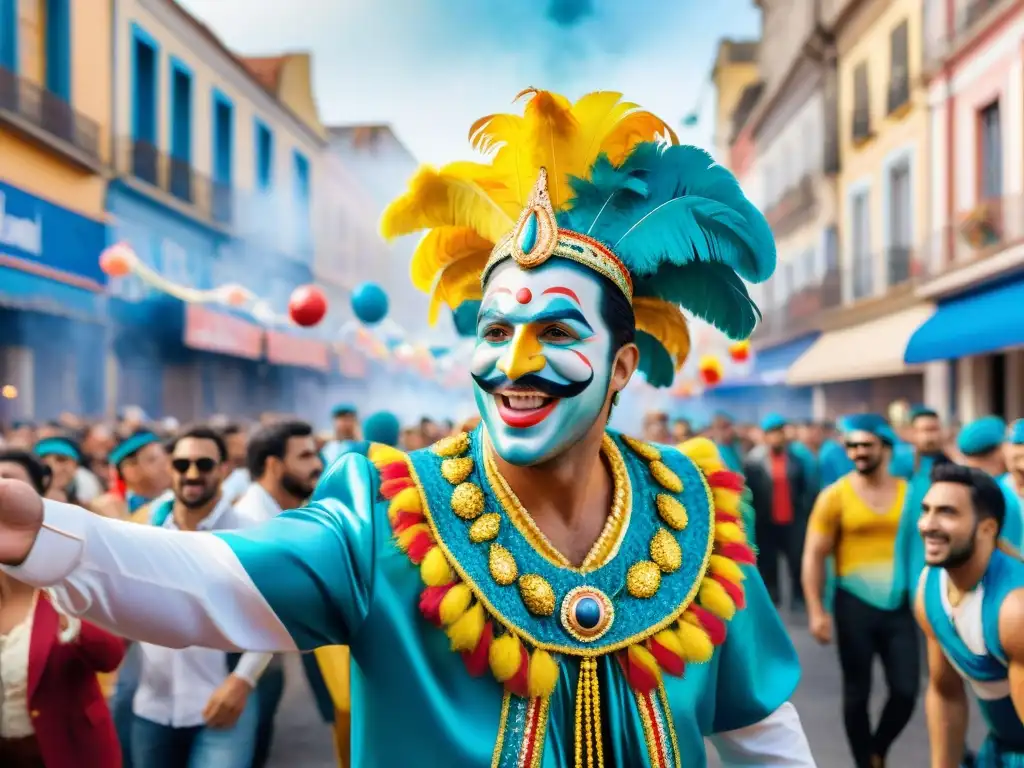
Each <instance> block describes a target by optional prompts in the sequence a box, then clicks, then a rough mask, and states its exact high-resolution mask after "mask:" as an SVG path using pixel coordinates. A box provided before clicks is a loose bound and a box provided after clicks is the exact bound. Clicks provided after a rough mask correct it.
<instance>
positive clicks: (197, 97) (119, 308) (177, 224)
mask: <svg viewBox="0 0 1024 768" xmlns="http://www.w3.org/2000/svg"><path fill="white" fill-rule="evenodd" d="M113 9H114V11H113V12H114V19H113V29H114V46H113V49H114V62H113V71H114V99H113V110H112V114H113V118H112V125H113V149H114V154H113V160H114V178H113V179H112V181H111V183H110V188H109V193H108V196H107V207H108V210H109V212H110V215H111V231H110V234H109V239H110V242H124V243H127V244H129V245H130V246H131V247H132V248H133V249H134V250H135V252H136V253H137V254H138V255H139V257H140V259H141V260H142V262H143V263H144V264H145V265H146V266H148V267H150V268H151V269H153V270H155V271H156V272H157V273H159V274H160V275H162V276H164V277H165V278H167V279H168V280H170V281H172V282H174V283H177V284H180V285H184V286H187V287H188V288H189V289H191V290H195V291H210V290H211V289H214V288H218V287H221V286H226V285H238V286H241V287H244V288H245V289H248V290H249V291H251V292H252V293H253V294H255V295H256V296H259V297H261V299H263V300H264V301H265V305H266V306H265V307H264V311H262V312H260V313H258V316H254V315H253V313H252V312H248V311H242V308H239V309H236V310H229V309H227V308H226V307H224V306H223V305H221V304H219V303H217V302H210V303H204V302H195V301H190V302H182V301H180V300H179V298H175V297H174V296H170V295H167V294H166V293H164V292H161V291H157V290H155V289H152V288H150V287H149V286H147V285H146V284H144V283H142V282H141V281H139V280H138V279H137V278H135V277H129V278H124V279H117V280H114V281H112V285H111V294H112V299H111V315H112V318H113V329H114V330H113V332H112V352H113V354H112V363H111V366H110V368H111V370H112V371H114V374H113V376H112V377H111V378H112V379H113V381H114V386H113V388H112V392H111V394H110V398H111V401H112V402H114V403H117V404H119V405H125V404H132V405H139V406H141V407H142V408H143V409H144V410H145V411H146V412H148V413H150V414H151V415H173V416H176V417H178V418H179V419H193V418H197V417H200V416H203V415H206V414H208V413H211V412H212V413H220V412H224V413H231V414H233V415H240V416H241V415H255V414H257V413H259V412H261V411H284V412H294V413H298V414H301V415H303V416H307V417H310V418H312V417H315V416H319V415H320V414H319V411H320V410H321V408H322V405H323V404H322V403H320V399H321V398H320V396H319V395H318V393H319V392H321V391H322V389H323V387H322V384H323V381H324V377H325V376H327V375H328V372H329V370H330V367H331V359H330V350H329V348H328V345H327V344H326V343H324V341H323V340H322V339H320V338H317V336H316V334H315V333H305V332H300V331H299V330H298V329H297V328H295V327H294V326H290V325H289V324H288V322H287V320H286V317H287V305H288V299H289V296H290V295H291V292H292V291H293V289H294V288H295V287H297V286H299V285H303V284H306V283H309V282H311V280H312V266H313V254H314V243H313V221H312V210H313V207H314V200H315V198H316V196H317V184H318V177H317V174H318V172H319V168H318V165H319V163H318V160H319V158H320V157H321V155H322V152H323V148H324V147H325V146H326V141H325V133H324V131H323V128H322V127H321V126H320V124H319V121H318V119H317V116H316V106H315V102H314V99H313V96H312V92H311V84H310V64H309V58H308V56H306V55H304V54H290V55H285V56H279V57H271V58H251V59H246V58H242V57H240V56H238V55H237V54H235V53H233V52H232V51H230V50H228V49H227V48H226V47H225V46H224V45H223V43H222V42H221V41H220V40H219V39H218V38H217V36H216V35H214V34H213V33H212V32H211V31H210V30H209V29H208V28H207V27H205V26H204V25H203V24H202V23H200V22H199V21H198V20H197V19H196V18H194V17H193V16H191V15H190V14H189V13H187V12H186V11H185V10H184V9H183V8H182V7H181V6H180V5H178V4H177V3H176V2H174V1H173V0H115V1H114V3H113ZM246 309H251V307H249V308H246Z"/></svg>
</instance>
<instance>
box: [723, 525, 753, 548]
mask: <svg viewBox="0 0 1024 768" xmlns="http://www.w3.org/2000/svg"><path fill="white" fill-rule="evenodd" d="M746 540H747V537H746V535H744V533H743V529H742V528H740V527H739V525H737V524H736V523H715V541H717V542H719V543H720V544H743V543H745V542H746Z"/></svg>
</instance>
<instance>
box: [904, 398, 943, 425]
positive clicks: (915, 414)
mask: <svg viewBox="0 0 1024 768" xmlns="http://www.w3.org/2000/svg"><path fill="white" fill-rule="evenodd" d="M923 418H932V419H937V418H939V414H938V412H937V411H936V410H935V409H934V408H929V407H928V406H927V405H921V404H920V403H919V404H917V405H915V406H914V407H913V408H911V409H910V423H911V424H913V423H914V421H915V420H917V419H923Z"/></svg>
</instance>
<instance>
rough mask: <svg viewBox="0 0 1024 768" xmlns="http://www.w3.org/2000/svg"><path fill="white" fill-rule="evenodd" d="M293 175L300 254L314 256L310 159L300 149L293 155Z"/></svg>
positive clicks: (296, 232) (297, 239)
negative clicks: (311, 228)
mask: <svg viewBox="0 0 1024 768" xmlns="http://www.w3.org/2000/svg"><path fill="white" fill-rule="evenodd" d="M292 161H293V165H294V168H293V176H294V183H295V190H294V195H295V236H296V245H297V246H298V250H299V254H300V255H304V256H307V257H311V256H312V253H311V251H312V237H311V232H310V227H311V225H312V224H311V221H310V206H309V204H310V193H309V160H307V159H306V156H305V155H303V154H302V153H301V152H299V151H297V150H296V151H295V152H294V154H293V155H292Z"/></svg>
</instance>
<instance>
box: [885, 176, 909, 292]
mask: <svg viewBox="0 0 1024 768" xmlns="http://www.w3.org/2000/svg"><path fill="white" fill-rule="evenodd" d="M912 204H913V203H912V197H911V178H910V161H909V160H902V161H900V162H898V163H897V164H896V165H894V166H892V167H891V168H890V169H889V211H888V216H889V251H888V254H887V261H888V271H889V283H888V284H889V285H899V284H900V283H904V282H906V281H907V280H909V279H910V252H911V244H912V240H913V237H914V235H913V221H912V219H911V216H912V210H913V209H912V208H911V205H912Z"/></svg>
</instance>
